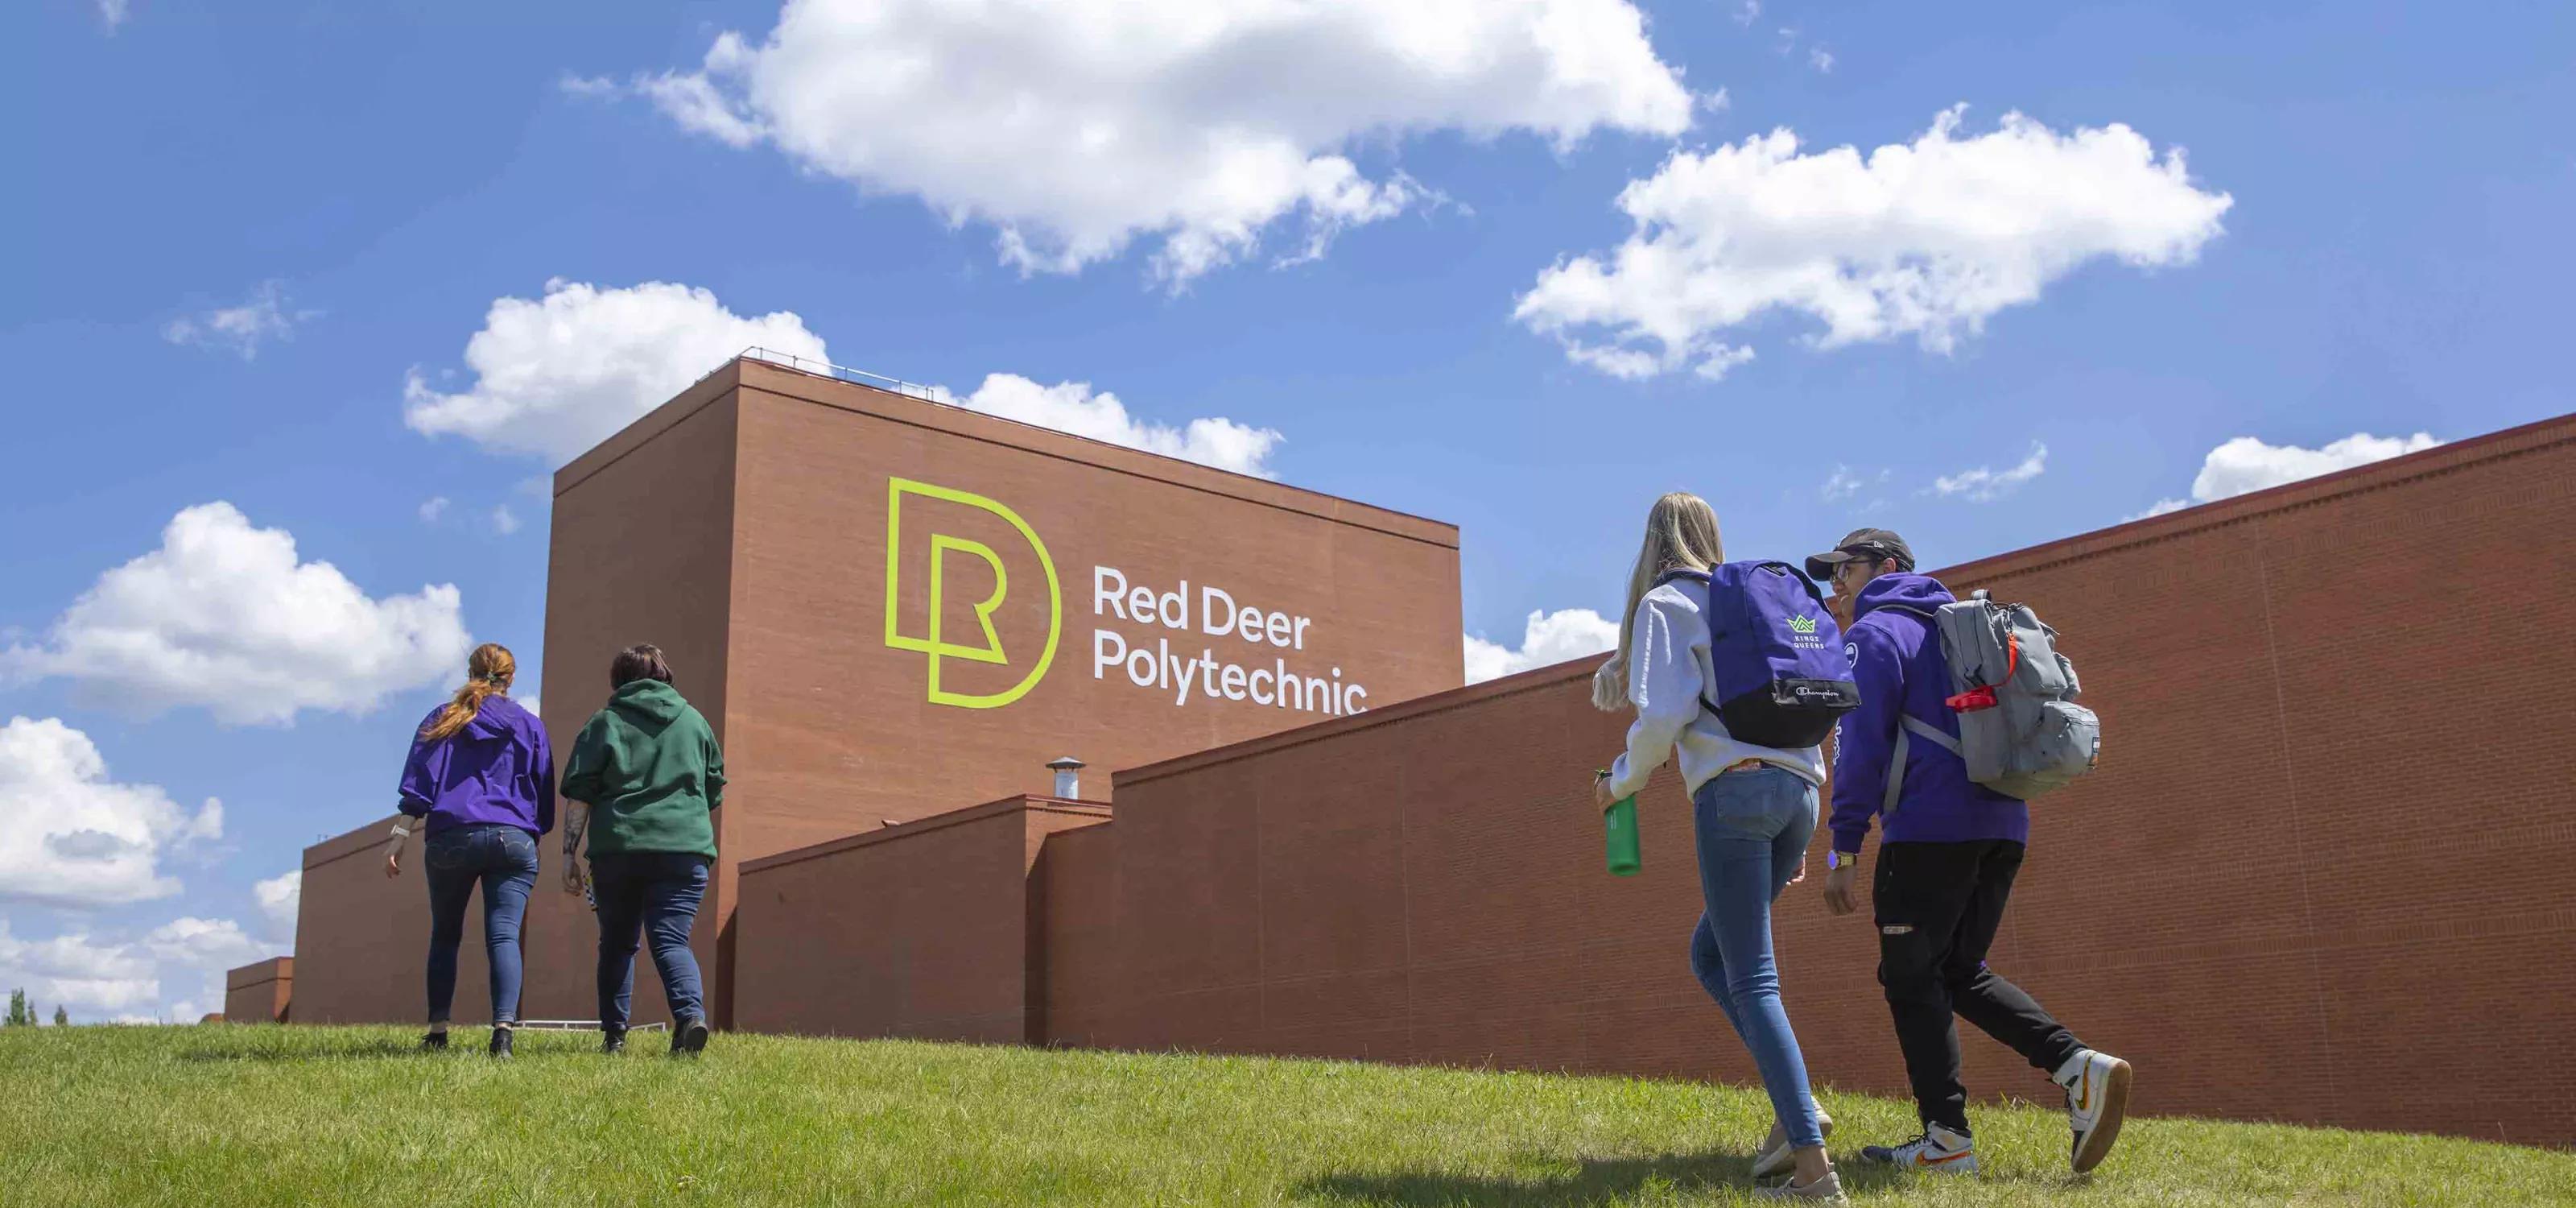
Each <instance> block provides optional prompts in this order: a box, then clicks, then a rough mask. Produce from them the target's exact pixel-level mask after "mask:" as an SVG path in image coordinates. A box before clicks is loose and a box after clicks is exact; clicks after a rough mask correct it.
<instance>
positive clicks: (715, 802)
mask: <svg viewBox="0 0 2576 1208" xmlns="http://www.w3.org/2000/svg"><path fill="white" fill-rule="evenodd" d="M699 724H701V725H704V724H705V723H704V722H703V721H701V722H700V723H699ZM706 743H707V808H708V809H710V810H712V809H714V808H716V807H717V806H720V805H723V804H724V790H725V774H724V748H723V747H720V746H717V745H716V732H715V730H714V729H713V728H712V727H710V728H709V729H708V730H707V732H706Z"/></svg>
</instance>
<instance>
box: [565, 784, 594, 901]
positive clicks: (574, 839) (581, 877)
mask: <svg viewBox="0 0 2576 1208" xmlns="http://www.w3.org/2000/svg"><path fill="white" fill-rule="evenodd" d="M589 830H590V803H589V802H586V801H566V802H564V812H563V854H564V862H563V865H564V881H563V887H564V892H565V893H569V894H579V893H580V892H581V890H582V887H583V886H584V885H586V884H588V883H589V877H588V876H587V875H585V874H584V873H583V872H582V867H581V837H582V835H583V834H584V833H585V832H587V831H589Z"/></svg>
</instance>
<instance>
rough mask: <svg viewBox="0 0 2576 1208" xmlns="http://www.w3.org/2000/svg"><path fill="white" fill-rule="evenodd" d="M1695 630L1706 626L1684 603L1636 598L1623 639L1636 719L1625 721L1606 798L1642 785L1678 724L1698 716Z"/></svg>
mask: <svg viewBox="0 0 2576 1208" xmlns="http://www.w3.org/2000/svg"><path fill="white" fill-rule="evenodd" d="M1694 631H1699V632H1705V631H1706V627H1705V626H1704V625H1701V624H1699V617H1698V613H1697V610H1695V609H1692V608H1691V607H1690V606H1689V605H1687V604H1673V603H1669V602H1667V601H1665V600H1658V599H1656V598H1655V597H1654V596H1652V595H1648V596H1647V597H1646V598H1645V599H1643V600H1640V601H1638V602H1637V617H1636V620H1635V622H1634V623H1633V624H1632V625H1631V627H1630V636H1629V639H1628V703H1630V704H1632V705H1635V706H1636V707H1637V720H1636V721H1634V722H1632V723H1630V724H1629V726H1628V749H1627V750H1626V751H1625V752H1623V753H1622V754H1621V755H1620V756H1619V759H1618V761H1617V762H1615V763H1613V764H1611V765H1610V783H1609V786H1608V788H1607V790H1606V792H1607V794H1608V796H1609V798H1610V800H1613V801H1616V800H1618V799H1620V798H1622V797H1626V796H1628V795H1630V794H1632V793H1635V792H1637V791H1638V790H1639V789H1642V788H1645V787H1646V780H1647V778H1648V777H1650V776H1652V775H1654V772H1655V769H1656V768H1659V767H1662V766H1663V763H1664V761H1665V760H1667V759H1670V758H1672V754H1673V743H1674V741H1675V740H1677V739H1679V738H1680V737H1681V733H1682V730H1683V728H1684V727H1687V726H1689V725H1690V723H1691V719H1692V718H1695V717H1697V716H1699V711H1700V690H1701V682H1700V676H1699V659H1698V658H1697V657H1695V656H1694V655H1693V653H1692V646H1693V639H1692V637H1691V634H1692V633H1693V632H1694Z"/></svg>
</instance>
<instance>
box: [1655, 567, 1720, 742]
mask: <svg viewBox="0 0 2576 1208" xmlns="http://www.w3.org/2000/svg"><path fill="white" fill-rule="evenodd" d="M1676 579H1688V580H1690V581H1691V582H1693V583H1697V584H1699V586H1700V600H1701V608H1700V619H1701V620H1702V621H1703V622H1705V621H1706V620H1707V619H1708V614H1709V612H1710V610H1711V609H1712V608H1713V607H1714V606H1713V605H1710V604H1709V603H1708V602H1707V601H1708V592H1709V591H1710V590H1711V589H1712V588H1713V587H1714V586H1715V585H1714V584H1712V583H1711V582H1709V577H1708V572H1707V571H1704V570H1668V571H1665V572H1664V573H1662V574H1660V575H1657V576H1655V583H1654V587H1661V586H1663V585H1664V584H1667V583H1670V582H1673V581H1674V580H1676ZM1654 587H1649V588H1647V590H1648V591H1652V590H1654ZM1716 637H1717V630H1716V627H1715V626H1711V627H1710V629H1709V638H1710V640H1712V641H1714V640H1715V639H1716ZM1699 707H1700V708H1703V709H1706V710H1708V711H1709V712H1711V713H1715V712H1717V702H1715V701H1713V700H1710V699H1709V698H1708V694H1707V693H1705V692H1703V693H1701V694H1700V698H1699Z"/></svg>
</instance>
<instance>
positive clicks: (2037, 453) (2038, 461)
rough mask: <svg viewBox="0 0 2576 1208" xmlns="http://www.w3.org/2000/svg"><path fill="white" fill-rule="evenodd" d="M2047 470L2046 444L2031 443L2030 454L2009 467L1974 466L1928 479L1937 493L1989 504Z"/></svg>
mask: <svg viewBox="0 0 2576 1208" xmlns="http://www.w3.org/2000/svg"><path fill="white" fill-rule="evenodd" d="M2047 469H2048V446H2046V445H2043V444H2039V443H2037V442H2033V443H2032V444H2031V446H2030V456H2028V457H2025V458H2023V459H2022V460H2021V464H2020V465H2017V466H2014V467H2013V468H2011V469H2009V470H1995V469H1989V468H1987V467H1985V466H1978V467H1977V468H1976V469H1973V470H1969V471H1967V472H1965V473H1961V474H1950V475H1945V476H1943V477H1940V478H1936V479H1933V480H1932V490H1933V491H1934V492H1935V493H1937V494H1940V495H1945V496H1949V495H1955V496H1959V497H1961V498H1964V499H1966V500H1968V501H1969V502H1971V503H1991V502H1993V501H1995V500H1997V499H2001V498H2003V497H2004V496H2006V495H2009V494H2012V493H2013V491H2014V489H2016V488H2018V487H2020V486H2021V484H2023V483H2025V482H2029V481H2030V480H2031V479H2034V478H2037V477H2039V476H2040V474H2041V473H2042V472H2044V471H2046V470H2047Z"/></svg>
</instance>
